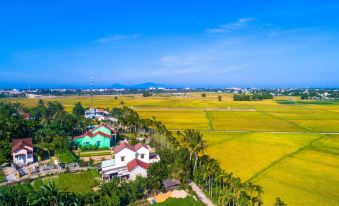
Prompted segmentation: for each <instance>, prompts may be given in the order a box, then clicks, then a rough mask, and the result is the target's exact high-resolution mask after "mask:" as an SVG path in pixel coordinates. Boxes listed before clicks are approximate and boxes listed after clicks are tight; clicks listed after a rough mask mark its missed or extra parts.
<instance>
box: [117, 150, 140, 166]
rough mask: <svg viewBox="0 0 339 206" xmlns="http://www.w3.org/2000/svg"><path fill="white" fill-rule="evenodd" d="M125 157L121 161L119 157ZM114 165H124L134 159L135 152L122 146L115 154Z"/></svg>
mask: <svg viewBox="0 0 339 206" xmlns="http://www.w3.org/2000/svg"><path fill="white" fill-rule="evenodd" d="M123 156H124V157H125V159H124V161H123V162H122V161H121V157H123ZM114 159H115V165H116V166H117V167H122V166H126V165H127V163H129V162H130V161H132V160H134V159H135V153H134V152H133V151H131V150H129V149H127V148H124V149H123V150H121V151H120V152H118V153H117V154H115V158H114Z"/></svg>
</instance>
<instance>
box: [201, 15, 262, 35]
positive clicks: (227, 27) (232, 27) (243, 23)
mask: <svg viewBox="0 0 339 206" xmlns="http://www.w3.org/2000/svg"><path fill="white" fill-rule="evenodd" d="M255 20H256V19H254V18H241V19H239V20H237V21H236V22H231V23H228V24H223V25H220V26H218V27H216V28H211V29H207V30H206V32H207V33H225V32H231V31H236V30H240V29H244V28H247V27H248V25H249V23H250V22H253V21H255Z"/></svg>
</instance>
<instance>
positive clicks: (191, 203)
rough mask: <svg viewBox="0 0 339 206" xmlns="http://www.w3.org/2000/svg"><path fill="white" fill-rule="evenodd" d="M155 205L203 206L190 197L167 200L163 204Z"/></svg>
mask: <svg viewBox="0 0 339 206" xmlns="http://www.w3.org/2000/svg"><path fill="white" fill-rule="evenodd" d="M155 205H159V206H177V205H180V206H203V204H202V203H200V202H199V201H197V200H195V199H193V198H192V197H190V196H189V197H186V198H169V199H167V200H166V201H165V202H162V203H157V204H155Z"/></svg>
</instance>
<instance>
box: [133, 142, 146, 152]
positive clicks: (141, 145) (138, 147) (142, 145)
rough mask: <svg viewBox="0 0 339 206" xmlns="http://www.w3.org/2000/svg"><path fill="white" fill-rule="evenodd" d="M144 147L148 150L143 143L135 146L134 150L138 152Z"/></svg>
mask: <svg viewBox="0 0 339 206" xmlns="http://www.w3.org/2000/svg"><path fill="white" fill-rule="evenodd" d="M142 147H145V148H146V149H148V147H147V146H146V145H144V144H142V143H138V144H136V145H135V146H134V150H135V151H138V150H139V149H140V148H142Z"/></svg>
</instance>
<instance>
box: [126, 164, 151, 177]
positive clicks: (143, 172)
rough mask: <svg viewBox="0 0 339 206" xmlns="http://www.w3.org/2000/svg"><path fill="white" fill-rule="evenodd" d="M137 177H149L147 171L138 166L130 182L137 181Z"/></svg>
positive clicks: (132, 173) (133, 171) (132, 172)
mask: <svg viewBox="0 0 339 206" xmlns="http://www.w3.org/2000/svg"><path fill="white" fill-rule="evenodd" d="M137 176H142V177H147V170H146V169H144V168H142V167H140V166H136V167H135V168H134V169H133V170H132V171H131V172H130V175H129V178H130V180H135V179H136V177H137Z"/></svg>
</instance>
